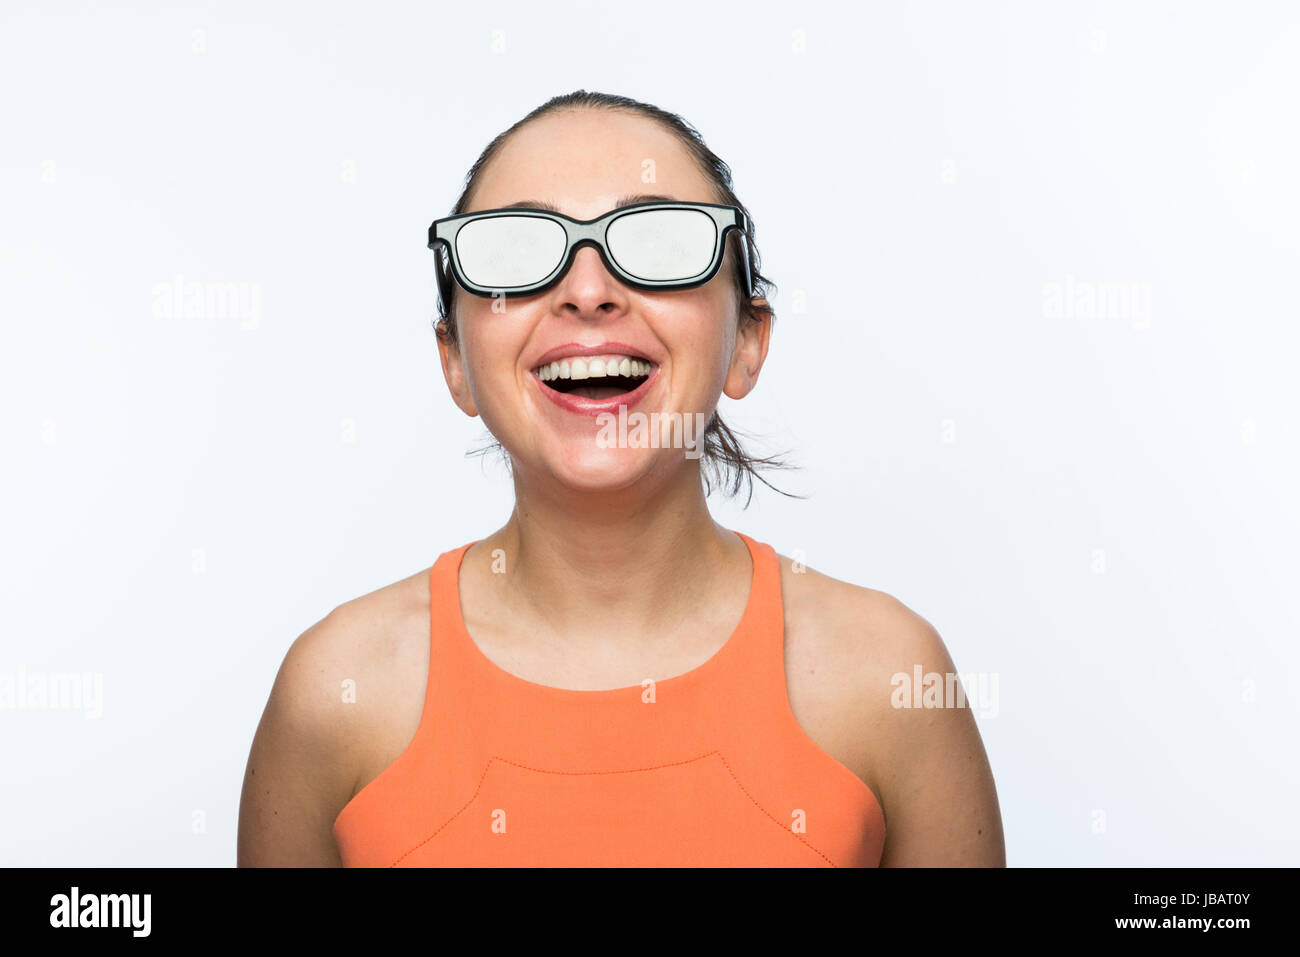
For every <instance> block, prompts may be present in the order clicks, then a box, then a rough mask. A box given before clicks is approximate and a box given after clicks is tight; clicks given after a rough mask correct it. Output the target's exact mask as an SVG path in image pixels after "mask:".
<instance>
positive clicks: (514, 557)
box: [476, 468, 749, 643]
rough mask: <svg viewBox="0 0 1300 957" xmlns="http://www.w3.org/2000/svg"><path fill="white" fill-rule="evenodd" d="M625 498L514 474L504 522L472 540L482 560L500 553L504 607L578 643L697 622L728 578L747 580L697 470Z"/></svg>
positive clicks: (739, 545) (740, 546) (498, 580)
mask: <svg viewBox="0 0 1300 957" xmlns="http://www.w3.org/2000/svg"><path fill="white" fill-rule="evenodd" d="M629 496H630V493H622V494H617V495H608V496H592V495H589V494H573V493H571V492H570V491H568V490H560V491H539V490H537V489H535V488H533V487H529V486H528V484H527V483H524V482H522V481H520V480H519V477H518V476H516V504H515V508H514V510H513V512H512V513H511V516H510V519H509V520H508V521H507V522H506V524H505V525H504V526H503V527H502V528H500V529H499V530H498V531H496V532H495V533H493V534H492V535H491V536H489V537H488V538H487V539H485V540H484V541H483V542H481V543H480V544H479V545H478V546H476V548H482V549H484V551H483V552H482V553H481V554H482V555H483V557H484V558H488V557H489V556H490V555H491V554H492V553H493V552H494V551H495V550H496V549H501V550H502V555H503V557H504V569H503V571H504V574H496V575H493V579H495V581H494V582H493V587H492V588H491V590H492V592H493V593H495V595H496V597H497V599H498V600H499V601H501V602H503V603H505V604H506V605H507V606H508V608H507V609H502V610H503V611H508V612H509V615H510V617H512V618H515V619H516V620H525V621H531V622H533V623H535V624H534V627H535V628H536V629H537V630H539V631H542V632H549V633H551V634H552V635H554V636H564V637H565V638H566V639H567V640H571V641H574V642H577V643H584V642H585V641H587V640H590V641H592V642H597V641H602V640H607V639H608V638H609V636H610V634H611V632H617V633H623V634H627V635H641V634H659V635H663V634H664V633H665V632H673V631H676V630H677V629H678V628H682V627H685V628H689V627H690V623H691V622H692V621H694V622H699V621H700V616H701V611H702V609H703V610H707V609H708V607H709V604H710V597H711V596H716V595H717V594H718V593H719V591H720V590H722V586H723V585H724V584H725V583H727V582H728V581H733V580H739V579H740V578H741V577H743V578H744V579H745V580H748V566H749V556H748V550H747V549H746V548H745V545H744V543H743V542H741V541H740V539H738V538H737V537H736V536H735V535H734V534H733V533H731V532H730V531H728V530H727V529H725V528H723V527H722V526H720V525H719V524H718V523H717V522H715V521H714V520H713V517H712V515H711V514H710V513H709V509H708V504H707V501H706V499H705V496H704V490H703V488H702V487H701V484H700V475H699V471H698V469H697V468H694V469H690V468H688V469H681V470H679V471H678V473H677V474H675V475H673V476H671V477H670V478H669V480H668V481H667V482H665V483H663V484H662V485H661V486H660V487H659V488H658V489H657V490H656V491H655V492H654V493H653V495H651V496H646V494H645V493H644V492H642V493H640V497H639V498H636V499H635V500H633V499H631V498H630V497H629ZM706 614H707V611H706Z"/></svg>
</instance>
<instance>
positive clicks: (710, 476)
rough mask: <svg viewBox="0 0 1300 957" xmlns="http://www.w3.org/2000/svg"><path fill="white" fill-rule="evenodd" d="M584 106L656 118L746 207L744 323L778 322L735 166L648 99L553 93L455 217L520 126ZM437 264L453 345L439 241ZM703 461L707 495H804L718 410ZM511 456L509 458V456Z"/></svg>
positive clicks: (735, 247) (444, 326)
mask: <svg viewBox="0 0 1300 957" xmlns="http://www.w3.org/2000/svg"><path fill="white" fill-rule="evenodd" d="M581 109H598V110H611V111H618V112H625V113H632V114H635V115H637V116H643V117H646V118H647V119H651V120H655V121H656V122H658V123H659V124H660V125H662V126H663V127H664V128H665V129H667V130H668V131H669V132H670V133H672V134H673V135H674V136H676V137H677V139H678V140H679V141H680V142H681V144H682V145H683V146H685V147H686V149H687V150H688V151H689V152H690V154H691V155H692V156H693V157H694V158H695V161H696V162H697V163H698V164H699V166H700V169H701V170H702V171H703V172H704V174H705V175H706V176H707V177H708V178H709V180H710V181H711V183H712V184H713V188H714V190H715V191H716V193H717V199H716V200H715V201H716V202H718V203H721V204H723V205H728V206H736V207H739V208H740V209H741V210H744V212H745V215H746V219H747V222H748V228H747V230H746V233H745V239H746V242H743V243H742V242H741V241H740V236H739V232H738V231H736V230H733V241H732V244H731V249H732V252H733V253H734V255H736V256H748V257H749V268H750V273H751V275H752V279H753V283H754V288H753V291H752V292H751V291H750V290H749V289H746V288H745V279H744V272H743V270H742V269H740V263H739V260H737V261H736V268H734V269H733V270H732V274H733V276H734V280H735V284H736V288H737V290H738V292H739V301H740V304H741V305H740V311H741V314H742V315H741V321H742V322H745V321H750V322H762V321H764V320H766V321H768V322H772V321H774V320H775V319H776V313H775V311H774V310H773V309H772V307H771V305H770V304H768V302H767V297H768V296H769V295H770V293H771V291H772V290H773V289H775V288H776V284H775V283H773V282H772V281H771V280H769V279H768V278H767V277H766V276H764V275H763V274H762V273H761V272H760V271H759V255H758V247H757V246H756V245H755V243H754V219H753V217H752V216H750V215H749V211H748V210H746V209H745V207H744V204H742V203H741V202H740V200H739V199H738V198H737V197H736V194H735V191H734V190H733V189H732V183H731V168H730V167H729V166H728V165H727V164H726V163H725V162H723V160H722V159H721V158H720V157H719V156H718V155H717V154H715V153H714V152H713V151H712V150H711V149H709V147H708V146H707V145H706V144H705V142H704V138H703V137H702V136H700V134H699V131H697V130H696V129H695V127H693V126H692V125H691V124H690V123H688V122H687V121H686V120H684V119H682V118H681V117H680V116H678V115H677V114H676V113H670V112H668V111H667V110H662V109H660V108H659V107H657V106H652V105H650V104H649V103H642V102H640V101H638V100H633V99H631V98H629V97H626V96H617V95H614V94H610V93H593V92H588V91H586V90H575V91H574V92H572V93H566V94H564V95H562V96H556V97H552V98H551V99H549V100H547V101H546V102H545V103H543V104H542V105H541V106H539V107H537V109H535V110H533V111H532V112H531V113H529V114H528V115H527V116H525V117H524V118H523V119H521V120H519V121H518V122H517V123H515V124H514V125H513V126H511V127H510V128H509V129H508V130H506V131H505V132H503V133H500V134H498V135H497V137H496V138H495V139H493V140H492V142H491V143H489V144H488V145H487V148H486V149H484V150H483V152H482V154H481V155H480V156H479V158H478V159H477V160H475V161H474V165H473V166H471V167H470V170H469V173H467V174H466V176H465V187H464V189H463V190H462V192H461V194H460V198H459V199H458V200H457V201H456V205H455V206H454V207H453V208H452V211H451V212H450V213H448V215H449V216H458V215H460V214H461V213H464V212H466V207H467V206H468V205H469V202H470V198H471V196H472V194H473V192H474V189H475V187H476V186H477V184H478V178H479V175H480V174H481V173H482V171H483V170H484V169H485V168H486V167H487V165H488V164H489V163H491V162H492V160H493V159H494V158H496V156H497V154H498V153H500V152H501V149H502V147H503V146H504V145H505V143H506V141H507V140H508V139H509V138H510V136H511V134H513V133H514V132H515V131H516V130H518V129H519V128H520V127H522V126H524V125H525V124H526V123H529V122H530V121H532V120H535V119H538V118H540V117H542V116H546V115H548V114H551V113H558V112H562V111H564V110H581ZM434 268H435V269H437V270H438V272H439V273H440V276H439V281H440V282H441V283H442V285H443V288H444V289H447V290H449V292H448V299H447V304H446V308H447V316H446V317H445V318H443V319H439V320H436V321H435V331H436V333H437V336H438V338H439V339H440V340H442V341H444V342H447V343H449V344H451V345H456V344H457V343H458V337H457V333H456V314H455V303H456V298H457V295H456V290H457V286H456V283H455V281H454V280H453V279H452V277H451V263H450V254H449V253H448V251H447V247H446V246H445V245H444V244H442V243H439V244H438V247H437V255H436V256H435V258H434ZM751 296H753V297H762V299H763V301H762V302H761V303H760V302H757V301H755V299H754V298H751ZM500 447H501V446H500V443H498V442H495V441H492V442H490V443H489V444H488V445H486V446H484V447H483V448H481V449H477V450H474V451H473V452H471V454H474V452H478V453H483V452H489V451H492V450H493V449H500ZM701 458H702V459H703V465H704V466H705V468H703V469H702V470H701V471H702V472H703V474H704V486H705V494H709V493H711V492H712V491H713V488H714V484H715V482H716V484H717V486H718V487H719V488H722V489H723V490H725V491H726V493H727V494H728V495H732V496H734V495H736V494H737V493H739V492H740V490H741V489H742V488H744V489H745V491H746V496H745V506H746V507H747V506H748V505H749V502H750V499H751V498H752V497H753V494H754V488H753V483H754V480H755V479H757V480H758V481H760V482H762V483H763V484H764V485H766V486H767V487H768V488H771V489H773V490H774V491H776V492H780V494H782V495H786V496H788V497H794V498H798V497H801V496H792V495H790V493H788V492H785V491H782V490H781V489H779V488H777V487H776V486H774V485H772V483H771V482H769V481H767V479H765V478H763V476H761V475H759V474H758V470H759V469H760V468H781V469H784V468H792V466H791V465H789V464H788V463H786V462H785V461H784V460H782V459H781V458H780V457H778V456H754V455H750V454H749V453H748V452H746V451H745V449H744V447H743V446H742V445H741V443H740V439H739V438H738V437H737V435H736V433H735V431H733V430H732V429H731V428H729V427H728V426H727V425H726V424H725V423H724V422H723V421H722V418H721V416H719V415H718V413H717V410H716V409H715V410H714V412H713V415H712V416H711V417H710V419H709V422H708V425H707V426H706V427H705V430H704V447H703V449H702V450H701ZM507 460H508V459H507Z"/></svg>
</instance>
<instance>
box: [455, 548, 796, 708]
mask: <svg viewBox="0 0 1300 957" xmlns="http://www.w3.org/2000/svg"><path fill="white" fill-rule="evenodd" d="M729 531H731V533H732V534H733V535H736V536H737V537H739V538H740V540H741V541H742V542H744V543H745V547H746V548H747V549H748V551H749V559H750V581H749V594H748V595H747V596H746V600H745V610H744V611H743V612H742V613H741V616H740V620H739V621H738V622H737V623H736V626H735V628H733V629H732V632H731V634H730V635H729V636H728V637H727V640H726V642H725V643H724V644H723V645H722V647H720V648H719V649H718V650H717V651H715V652H714V653H713V654H712V655H710V656H709V657H708V658H707V659H706V660H705V661H703V662H701V663H700V664H698V665H696V666H695V667H694V668H691V669H690V670H688V671H684V672H682V673H680V674H677V675H672V676H670V677H667V678H658V677H654V676H647V678H651V679H653V681H654V683H655V686H656V687H657V688H666V689H672V690H677V691H684V690H686V689H688V688H691V687H695V686H698V685H699V684H700V683H701V682H702V681H705V680H706V679H707V678H709V677H710V676H711V675H713V674H714V673H716V672H717V671H718V670H719V669H721V668H723V667H724V666H725V665H726V664H727V662H728V661H730V660H731V659H733V658H734V657H735V656H736V655H737V654H738V653H739V648H738V646H739V645H741V644H743V643H746V637H747V636H753V635H755V634H756V633H757V632H758V631H759V625H760V619H761V617H762V616H761V610H762V609H763V608H764V607H766V605H765V602H764V601H763V600H762V599H763V598H764V596H765V595H766V593H767V592H769V591H770V589H771V588H772V587H779V584H780V583H779V579H778V580H776V581H774V580H773V576H772V572H773V571H774V569H773V568H771V567H769V561H768V559H769V556H767V555H766V554H764V552H763V549H762V548H761V547H760V545H759V544H758V543H757V542H756V541H754V540H753V539H752V538H750V537H749V536H748V535H745V534H744V533H743V532H738V531H736V530H734V529H729ZM481 540H482V539H474V540H473V541H471V542H468V543H466V544H465V545H462V546H461V547H460V548H458V549H456V550H455V551H453V552H451V553H449V554H448V555H447V556H446V557H447V558H448V559H449V562H448V566H447V569H446V570H445V572H444V574H443V575H442V576H441V579H440V589H441V592H442V594H441V595H440V596H438V597H441V599H442V601H441V602H439V604H440V605H441V607H438V606H437V605H435V609H434V613H435V615H436V616H438V617H440V618H441V620H442V624H443V625H444V627H445V628H446V629H447V631H448V632H449V633H450V635H451V637H452V641H454V642H455V644H456V645H458V646H459V648H460V649H461V650H462V651H463V652H464V653H465V657H467V658H469V659H471V660H472V661H473V663H474V664H473V666H474V667H475V668H476V669H477V670H478V671H479V672H480V673H482V674H484V675H485V676H486V677H487V678H488V680H491V681H493V682H495V683H497V684H498V685H503V686H508V687H509V688H511V689H513V690H514V691H516V692H518V693H524V694H533V695H536V696H538V697H541V698H544V699H546V700H549V701H558V700H566V701H570V702H582V703H591V702H598V701H611V702H612V701H625V700H626V699H627V698H628V696H629V695H633V694H636V695H640V694H641V693H642V691H643V690H644V688H643V685H641V684H635V685H625V686H624V687H621V688H596V689H582V688H560V687H556V686H555V685H545V684H541V683H540V682H536V681H530V680H529V679H527V678H524V677H521V676H520V675H517V674H515V673H514V672H511V671H507V670H506V669H505V668H502V667H501V666H500V665H498V664H497V663H496V662H494V661H493V660H492V659H491V658H489V657H488V656H487V654H486V653H484V651H483V649H482V648H480V647H479V646H478V644H477V643H476V642H475V641H474V639H473V637H472V636H471V635H470V633H469V627H468V626H467V625H466V624H465V616H464V610H463V609H462V608H461V603H460V567H461V564H462V563H463V562H464V559H465V555H466V553H467V552H468V551H469V550H470V548H472V547H473V546H474V545H476V544H478V543H479V542H480V541H481Z"/></svg>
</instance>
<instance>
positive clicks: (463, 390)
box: [438, 327, 478, 418]
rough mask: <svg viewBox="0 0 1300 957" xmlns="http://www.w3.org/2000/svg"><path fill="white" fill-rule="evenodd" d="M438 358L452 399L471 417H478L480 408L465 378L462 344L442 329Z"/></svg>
mask: <svg viewBox="0 0 1300 957" xmlns="http://www.w3.org/2000/svg"><path fill="white" fill-rule="evenodd" d="M444 328H445V327H444ZM438 358H439V359H441V360H442V377H443V378H444V379H446V380H447V389H448V391H450V392H451V397H452V400H453V401H454V402H455V403H456V405H458V406H460V410H461V411H462V412H464V413H465V414H466V415H468V416H470V417H471V418H474V417H476V416H477V415H478V409H477V408H476V407H475V405H474V399H473V397H472V396H471V395H470V394H469V385H468V383H467V382H466V380H465V363H464V360H463V359H462V358H461V354H460V346H459V344H458V343H456V342H454V341H453V340H452V338H451V337H450V336H448V335H446V334H445V332H444V331H442V329H440V330H439V333H438Z"/></svg>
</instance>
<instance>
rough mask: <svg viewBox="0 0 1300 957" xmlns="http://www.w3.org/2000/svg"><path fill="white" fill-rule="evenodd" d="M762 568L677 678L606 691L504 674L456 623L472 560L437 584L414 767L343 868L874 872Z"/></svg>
mask: <svg viewBox="0 0 1300 957" xmlns="http://www.w3.org/2000/svg"><path fill="white" fill-rule="evenodd" d="M736 534H738V535H740V538H741V539H743V540H744V542H745V544H746V545H747V546H748V548H749V554H750V558H751V559H752V560H753V577H752V579H751V583H750V591H749V599H748V603H747V605H746V608H745V611H744V614H743V616H742V617H741V620H740V623H739V625H737V627H736V629H735V631H734V632H733V633H732V635H731V637H730V638H729V639H728V641H727V643H726V644H725V645H723V646H722V648H721V649H719V650H718V651H717V652H716V653H715V654H714V655H713V657H711V658H709V659H708V660H707V661H705V662H704V663H703V664H702V665H699V666H698V667H696V668H694V669H692V670H690V671H688V672H686V673H685V674H680V675H677V676H675V677H669V678H665V679H662V680H647V681H645V682H643V683H642V684H639V685H633V686H631V687H627V688H616V689H611V690H603V691H579V690H570V689H563V688H555V687H551V686H549V685H541V684H536V683H534V682H531V681H528V680H526V679H524V678H520V677H518V676H517V675H513V674H511V673H510V672H507V671H505V670H504V669H502V668H500V667H499V666H498V665H496V664H494V663H493V662H492V661H491V659H489V658H488V657H487V656H486V655H485V654H484V653H483V652H482V651H481V650H480V649H479V647H478V646H477V645H476V644H475V643H474V641H473V639H471V638H470V635H469V632H468V630H467V629H466V627H465V621H464V619H463V618H462V616H461V609H460V591H459V576H460V564H461V560H462V559H463V557H464V555H465V552H466V550H468V549H469V547H470V546H471V545H473V544H474V542H470V543H469V544H468V545H463V546H461V547H460V548H457V549H454V550H453V551H449V552H446V553H444V554H442V555H440V556H439V557H438V560H437V561H436V562H435V563H434V565H433V568H432V569H431V570H430V573H429V593H430V621H429V625H430V647H429V674H428V681H427V685H426V688H425V696H424V711H423V714H422V715H421V717H420V723H419V726H418V728H417V730H416V732H415V736H414V737H413V738H412V740H411V742H410V744H409V745H408V746H407V747H406V749H405V750H404V751H403V752H402V753H401V754H399V755H398V757H397V758H396V759H395V760H394V761H393V762H392V763H391V764H390V765H388V767H386V768H385V769H384V770H383V771H382V772H381V773H380V774H379V776H378V777H376V778H375V779H374V780H372V781H371V782H369V783H368V784H367V785H366V786H365V787H363V788H362V789H361V790H360V791H358V792H357V793H356V795H354V796H353V798H352V799H351V800H350V801H349V802H348V803H347V805H346V806H344V808H343V810H342V811H340V812H339V814H338V817H337V818H335V821H334V838H335V840H336V842H337V843H338V847H339V852H340V854H341V856H342V859H343V863H344V865H345V866H349V867H430V866H432V867H441V866H448V867H476V866H482V867H511V866H526V867H587V866H590V867H611V866H612V867H619V866H650V867H657V866H667V867H672V866H684V867H697V866H702V867H711V866H716V867H863V866H867V867H874V866H877V865H878V864H879V863H880V857H881V852H882V850H883V848H884V839H885V821H884V816H883V813H882V811H881V808H880V804H879V803H878V802H877V800H876V798H875V795H874V794H872V792H871V789H870V788H869V787H867V785H866V784H865V783H864V782H863V781H862V779H861V778H859V777H858V776H857V775H856V774H854V773H853V772H852V771H850V770H849V769H848V768H847V767H845V766H844V765H843V764H841V763H840V762H839V761H837V760H836V759H835V758H833V757H832V756H831V755H830V754H829V753H828V752H826V751H825V750H823V749H822V748H821V747H820V746H819V745H818V744H817V743H816V742H814V741H813V740H812V738H810V737H809V736H808V735H807V734H806V733H805V732H804V730H803V728H802V727H801V726H800V725H799V723H798V721H797V720H796V718H795V716H794V712H793V711H792V710H791V708H790V703H789V698H788V697H787V695H786V681H785V666H784V651H785V640H784V639H785V635H784V618H783V614H782V605H781V577H780V575H781V572H780V567H779V559H778V557H777V554H776V552H775V550H774V549H773V548H772V547H771V546H770V545H766V544H763V543H760V542H756V541H754V540H753V539H751V538H749V537H748V536H746V535H743V534H740V533H736Z"/></svg>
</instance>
